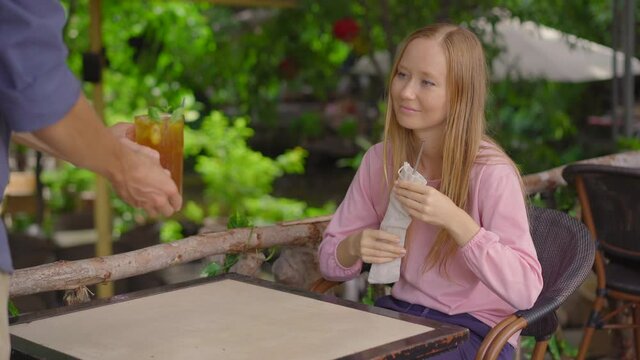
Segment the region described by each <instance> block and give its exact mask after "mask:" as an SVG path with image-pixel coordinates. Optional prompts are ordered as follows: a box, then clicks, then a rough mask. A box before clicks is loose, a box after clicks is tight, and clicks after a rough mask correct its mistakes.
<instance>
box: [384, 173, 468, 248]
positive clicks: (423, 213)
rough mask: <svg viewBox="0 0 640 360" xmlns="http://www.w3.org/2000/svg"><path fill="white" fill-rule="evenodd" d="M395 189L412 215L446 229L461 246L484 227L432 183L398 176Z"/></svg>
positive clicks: (399, 198) (401, 201)
mask: <svg viewBox="0 0 640 360" xmlns="http://www.w3.org/2000/svg"><path fill="white" fill-rule="evenodd" d="M393 192H394V193H395V194H396V196H397V197H398V200H400V203H401V204H402V206H403V207H404V208H405V210H407V212H408V213H409V215H411V217H413V218H414V219H417V220H421V221H424V222H426V223H428V224H431V225H435V226H439V227H441V228H443V229H446V230H447V231H448V232H449V234H450V235H451V236H452V237H453V239H454V240H455V241H456V243H458V245H459V246H464V245H465V244H466V243H467V242H469V240H471V238H472V237H473V236H474V235H475V234H476V233H477V232H478V230H480V226H479V225H478V224H477V223H476V222H475V220H473V218H471V216H469V214H467V212H466V211H464V210H462V209H461V208H459V207H458V206H457V205H456V204H455V203H454V202H453V201H451V199H449V197H448V196H446V195H445V194H443V193H441V192H440V191H438V190H437V189H435V188H434V187H432V186H428V185H422V184H418V183H414V182H410V181H402V180H398V181H396V184H395V186H394V187H393Z"/></svg>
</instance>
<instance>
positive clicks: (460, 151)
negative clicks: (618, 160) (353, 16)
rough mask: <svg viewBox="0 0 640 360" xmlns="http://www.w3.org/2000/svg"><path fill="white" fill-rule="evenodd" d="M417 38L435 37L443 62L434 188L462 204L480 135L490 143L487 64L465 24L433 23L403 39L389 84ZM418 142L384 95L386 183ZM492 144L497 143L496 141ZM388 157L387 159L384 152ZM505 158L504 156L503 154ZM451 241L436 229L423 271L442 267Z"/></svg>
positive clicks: (409, 157) (410, 158) (451, 248)
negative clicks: (443, 109)
mask: <svg viewBox="0 0 640 360" xmlns="http://www.w3.org/2000/svg"><path fill="white" fill-rule="evenodd" d="M418 38H429V39H435V40H436V41H438V42H439V43H440V45H441V46H442V49H443V51H444V54H445V58H446V62H447V78H446V88H447V101H448V104H447V110H448V111H447V117H446V119H445V125H444V126H445V131H444V133H445V135H444V143H443V149H442V155H443V159H442V160H443V161H442V181H441V185H440V192H442V193H443V194H445V195H446V196H448V197H449V198H450V199H451V200H452V201H453V202H454V203H455V204H456V205H457V206H458V207H460V208H461V209H465V210H468V209H467V202H468V194H469V180H470V176H471V169H472V167H473V164H474V162H475V161H476V156H477V154H478V151H479V149H480V144H481V142H482V141H483V140H485V141H488V142H490V143H493V144H495V142H493V141H492V140H491V139H490V138H489V137H488V136H487V135H486V134H485V100H486V97H487V66H486V62H485V57H484V51H483V49H482V44H481V43H480V41H479V40H478V38H477V37H476V36H475V35H474V34H473V33H472V32H471V31H469V30H467V29H464V28H462V27H459V26H456V25H452V24H434V25H429V26H426V27H424V28H421V29H418V30H416V31H414V32H413V33H411V34H410V35H409V36H408V37H407V38H406V39H405V41H404V42H403V44H402V46H401V48H400V50H399V52H398V54H397V55H396V59H395V62H394V64H393V67H392V68H391V72H390V73H389V82H388V83H389V84H391V81H392V80H393V77H394V76H395V75H396V73H397V71H398V63H399V62H400V59H402V56H403V54H404V52H405V50H406V48H407V45H408V44H409V43H410V42H411V41H413V40H414V39H418ZM418 145H419V143H418V141H417V139H416V138H415V137H414V136H413V134H412V132H411V130H408V129H406V128H403V127H402V126H400V124H399V123H398V121H397V119H396V116H395V113H394V111H393V100H392V99H391V97H390V96H388V99H387V112H386V116H385V129H384V145H383V146H384V151H383V153H384V154H385V156H384V157H383V159H384V160H383V162H384V166H383V168H384V176H385V181H387V183H388V182H389V180H391V178H390V177H389V173H391V175H392V176H393V180H395V179H396V178H397V174H396V173H395V171H391V172H390V171H389V170H390V169H395V170H397V169H399V168H400V166H401V165H402V163H403V162H404V161H408V162H410V163H413V161H415V159H416V157H417V155H418V154H417V152H418V151H419V149H418V147H419V146H418ZM496 148H497V149H500V148H499V147H498V146H497V145H496ZM389 156H390V157H391V163H390V164H389V161H388V157H389ZM504 157H505V158H507V159H508V157H507V156H506V155H505V156H504ZM456 250H457V245H456V243H455V241H453V239H452V238H451V236H450V235H449V233H448V232H446V231H445V230H444V229H442V230H440V232H439V233H438V236H437V238H436V241H435V243H434V245H433V247H432V248H431V250H430V251H429V253H428V255H427V257H426V259H425V271H426V270H428V269H430V268H433V267H434V266H436V265H437V266H438V269H439V270H441V271H442V270H444V271H445V272H446V263H447V261H448V260H449V259H450V258H451V257H452V256H453V255H454V254H455V252H456Z"/></svg>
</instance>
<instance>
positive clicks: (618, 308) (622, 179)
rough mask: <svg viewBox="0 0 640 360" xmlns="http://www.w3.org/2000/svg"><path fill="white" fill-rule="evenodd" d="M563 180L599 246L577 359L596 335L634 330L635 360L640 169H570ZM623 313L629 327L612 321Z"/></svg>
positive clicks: (639, 318)
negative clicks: (628, 313) (574, 192)
mask: <svg viewBox="0 0 640 360" xmlns="http://www.w3.org/2000/svg"><path fill="white" fill-rule="evenodd" d="M562 175H563V177H564V178H565V179H566V180H567V182H568V183H569V184H571V185H573V186H575V188H576V190H577V193H578V198H579V200H580V204H581V207H582V218H583V220H584V222H585V223H586V224H587V227H588V228H589V230H590V231H591V233H592V234H593V236H594V238H595V239H596V240H597V246H598V249H597V252H596V259H595V263H594V271H595V273H596V276H597V289H596V299H595V301H594V303H593V309H592V312H591V315H590V316H589V319H588V320H587V324H586V325H585V330H584V334H583V337H582V342H581V344H580V349H579V352H578V359H584V358H585V357H586V355H587V351H588V349H589V345H590V344H591V339H592V337H593V334H594V332H595V330H597V329H611V330H616V329H628V328H633V329H634V343H635V352H636V359H640V169H637V168H635V169H634V168H624V167H615V166H607V165H591V164H574V165H569V166H567V167H566V168H565V169H564V171H563V173H562ZM607 300H609V301H607ZM626 310H631V315H632V318H633V322H632V323H631V324H621V323H617V319H616V317H617V315H619V314H621V313H622V312H623V311H626Z"/></svg>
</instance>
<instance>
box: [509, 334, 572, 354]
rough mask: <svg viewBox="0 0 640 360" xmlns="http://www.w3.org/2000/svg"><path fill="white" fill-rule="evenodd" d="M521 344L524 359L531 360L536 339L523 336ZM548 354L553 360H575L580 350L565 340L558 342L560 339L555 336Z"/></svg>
mask: <svg viewBox="0 0 640 360" xmlns="http://www.w3.org/2000/svg"><path fill="white" fill-rule="evenodd" d="M520 344H521V345H520V346H521V348H522V350H523V351H524V354H523V355H524V358H525V359H531V352H532V351H533V348H534V346H535V344H536V339H535V338H534V337H532V336H523V337H522V340H521V343H520ZM547 353H548V354H550V355H551V358H552V359H553V360H561V359H563V358H571V359H573V358H575V357H576V356H577V355H578V348H576V347H575V346H573V345H571V344H569V343H568V342H567V341H566V340H564V339H561V340H558V337H557V336H556V335H553V336H552V337H551V339H549V343H548V345H547Z"/></svg>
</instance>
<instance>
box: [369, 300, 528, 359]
mask: <svg viewBox="0 0 640 360" xmlns="http://www.w3.org/2000/svg"><path fill="white" fill-rule="evenodd" d="M375 305H376V306H379V307H383V308H386V309H391V310H395V311H397V312H401V313H405V314H410V315H415V316H420V317H423V318H427V319H431V320H436V321H440V322H445V323H449V324H453V325H458V326H462V327H465V328H467V329H469V340H467V341H466V342H465V343H463V344H461V345H460V346H458V347H457V348H455V349H453V350H451V351H448V352H446V353H443V354H440V355H436V356H434V357H432V358H430V359H434V360H454V359H455V360H459V359H469V360H473V359H474V358H475V356H476V353H477V352H478V349H479V348H480V344H481V343H482V340H484V337H485V336H487V334H488V333H489V330H491V328H490V327H489V325H487V324H485V323H483V322H482V321H480V320H478V319H476V318H474V317H473V316H471V315H469V314H458V315H447V314H445V313H441V312H440V311H437V310H433V309H429V308H426V307H424V306H422V305H416V304H410V303H408V302H405V301H402V300H398V299H396V298H394V297H393V296H390V295H389V296H383V297H381V298H379V299H378V300H377V301H376V304H375ZM514 355H515V354H514V349H513V346H511V344H507V345H505V346H504V348H503V349H502V351H501V352H500V355H499V356H498V359H499V360H512V359H513V358H514Z"/></svg>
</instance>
